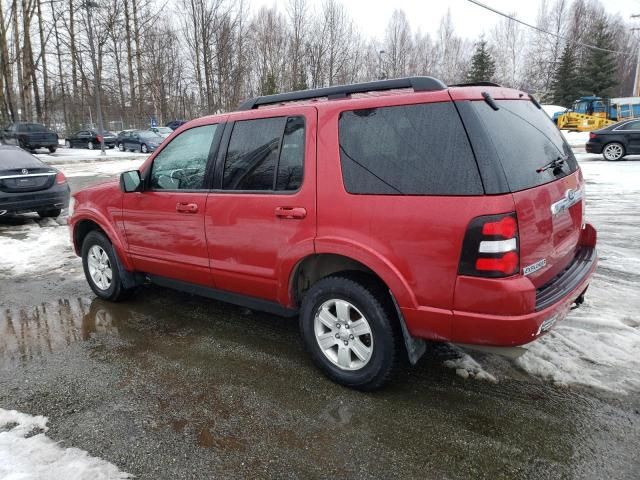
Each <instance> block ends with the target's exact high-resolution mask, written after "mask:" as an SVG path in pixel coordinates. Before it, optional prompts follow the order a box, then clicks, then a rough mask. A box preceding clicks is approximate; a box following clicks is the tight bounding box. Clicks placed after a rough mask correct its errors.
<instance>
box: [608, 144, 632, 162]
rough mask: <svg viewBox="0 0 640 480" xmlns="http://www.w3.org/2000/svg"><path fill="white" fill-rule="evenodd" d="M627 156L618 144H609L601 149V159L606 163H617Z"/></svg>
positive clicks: (622, 147)
mask: <svg viewBox="0 0 640 480" xmlns="http://www.w3.org/2000/svg"><path fill="white" fill-rule="evenodd" d="M626 154H627V151H626V150H625V148H624V145H623V144H621V143H620V142H609V143H607V144H606V145H605V146H604V147H603V148H602V157H603V158H604V159H605V160H606V161H608V162H617V161H618V160H622V158H623V157H624V156H625V155H626Z"/></svg>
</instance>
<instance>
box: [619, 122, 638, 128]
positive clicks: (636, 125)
mask: <svg viewBox="0 0 640 480" xmlns="http://www.w3.org/2000/svg"><path fill="white" fill-rule="evenodd" d="M622 130H640V122H629V123H627V124H626V125H623V126H622Z"/></svg>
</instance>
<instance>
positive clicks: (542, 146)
mask: <svg viewBox="0 0 640 480" xmlns="http://www.w3.org/2000/svg"><path fill="white" fill-rule="evenodd" d="M471 104H472V106H473V109H474V110H475V112H476V113H477V114H478V115H479V117H480V120H481V122H482V123H483V124H484V129H485V131H486V134H487V135H488V137H489V139H490V141H491V143H492V144H493V146H494V147H495V149H496V152H497V154H498V157H499V159H500V162H501V164H502V168H503V170H504V173H505V175H506V177H507V182H508V184H509V189H510V190H511V191H512V192H515V191H518V190H524V189H526V188H532V187H535V186H538V185H542V184H544V183H548V182H551V181H554V180H557V179H558V178H561V177H564V176H566V175H568V174H570V173H571V172H574V171H575V170H576V169H577V168H578V167H577V165H578V164H577V162H576V159H575V157H574V156H573V152H572V151H571V148H570V147H569V145H568V144H567V142H566V141H565V139H564V137H563V136H562V134H561V133H560V130H558V128H557V127H556V125H555V124H554V123H553V121H552V120H551V119H550V118H549V117H548V116H547V115H546V114H545V113H544V111H542V110H540V109H538V108H537V107H536V106H535V105H534V104H533V102H531V101H529V100H497V101H496V104H497V105H498V107H499V109H498V110H493V109H492V108H491V107H490V106H489V105H487V103H486V102H484V101H476V102H471ZM558 158H563V159H565V162H564V164H563V165H562V166H561V167H560V168H559V169H557V170H555V171H554V169H553V168H549V169H546V170H544V171H543V172H538V171H537V170H538V169H540V168H542V167H544V166H545V165H547V164H548V163H549V162H552V161H554V160H556V159H558Z"/></svg>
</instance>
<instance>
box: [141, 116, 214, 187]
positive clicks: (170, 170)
mask: <svg viewBox="0 0 640 480" xmlns="http://www.w3.org/2000/svg"><path fill="white" fill-rule="evenodd" d="M216 128H217V125H205V126H202V127H196V128H192V129H190V130H187V131H185V132H183V133H181V134H180V135H178V136H177V137H176V138H174V139H173V140H172V141H171V143H169V144H168V145H167V146H165V148H163V149H162V151H161V152H160V153H159V154H158V156H157V157H156V158H155V159H154V161H153V167H152V168H151V179H150V182H151V188H153V189H158V190H163V189H164V190H198V189H201V188H203V184H204V174H205V170H206V168H207V162H208V160H209V150H210V149H211V144H212V142H213V137H214V135H215V133H216Z"/></svg>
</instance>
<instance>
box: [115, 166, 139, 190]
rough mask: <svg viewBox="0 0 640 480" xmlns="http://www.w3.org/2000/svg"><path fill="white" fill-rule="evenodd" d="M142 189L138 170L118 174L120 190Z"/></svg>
mask: <svg viewBox="0 0 640 480" xmlns="http://www.w3.org/2000/svg"><path fill="white" fill-rule="evenodd" d="M141 189H142V178H140V172H139V171H138V170H131V171H129V172H122V173H121V174H120V190H122V191H123V192H124V193H131V192H139V191H140V190H141Z"/></svg>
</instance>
